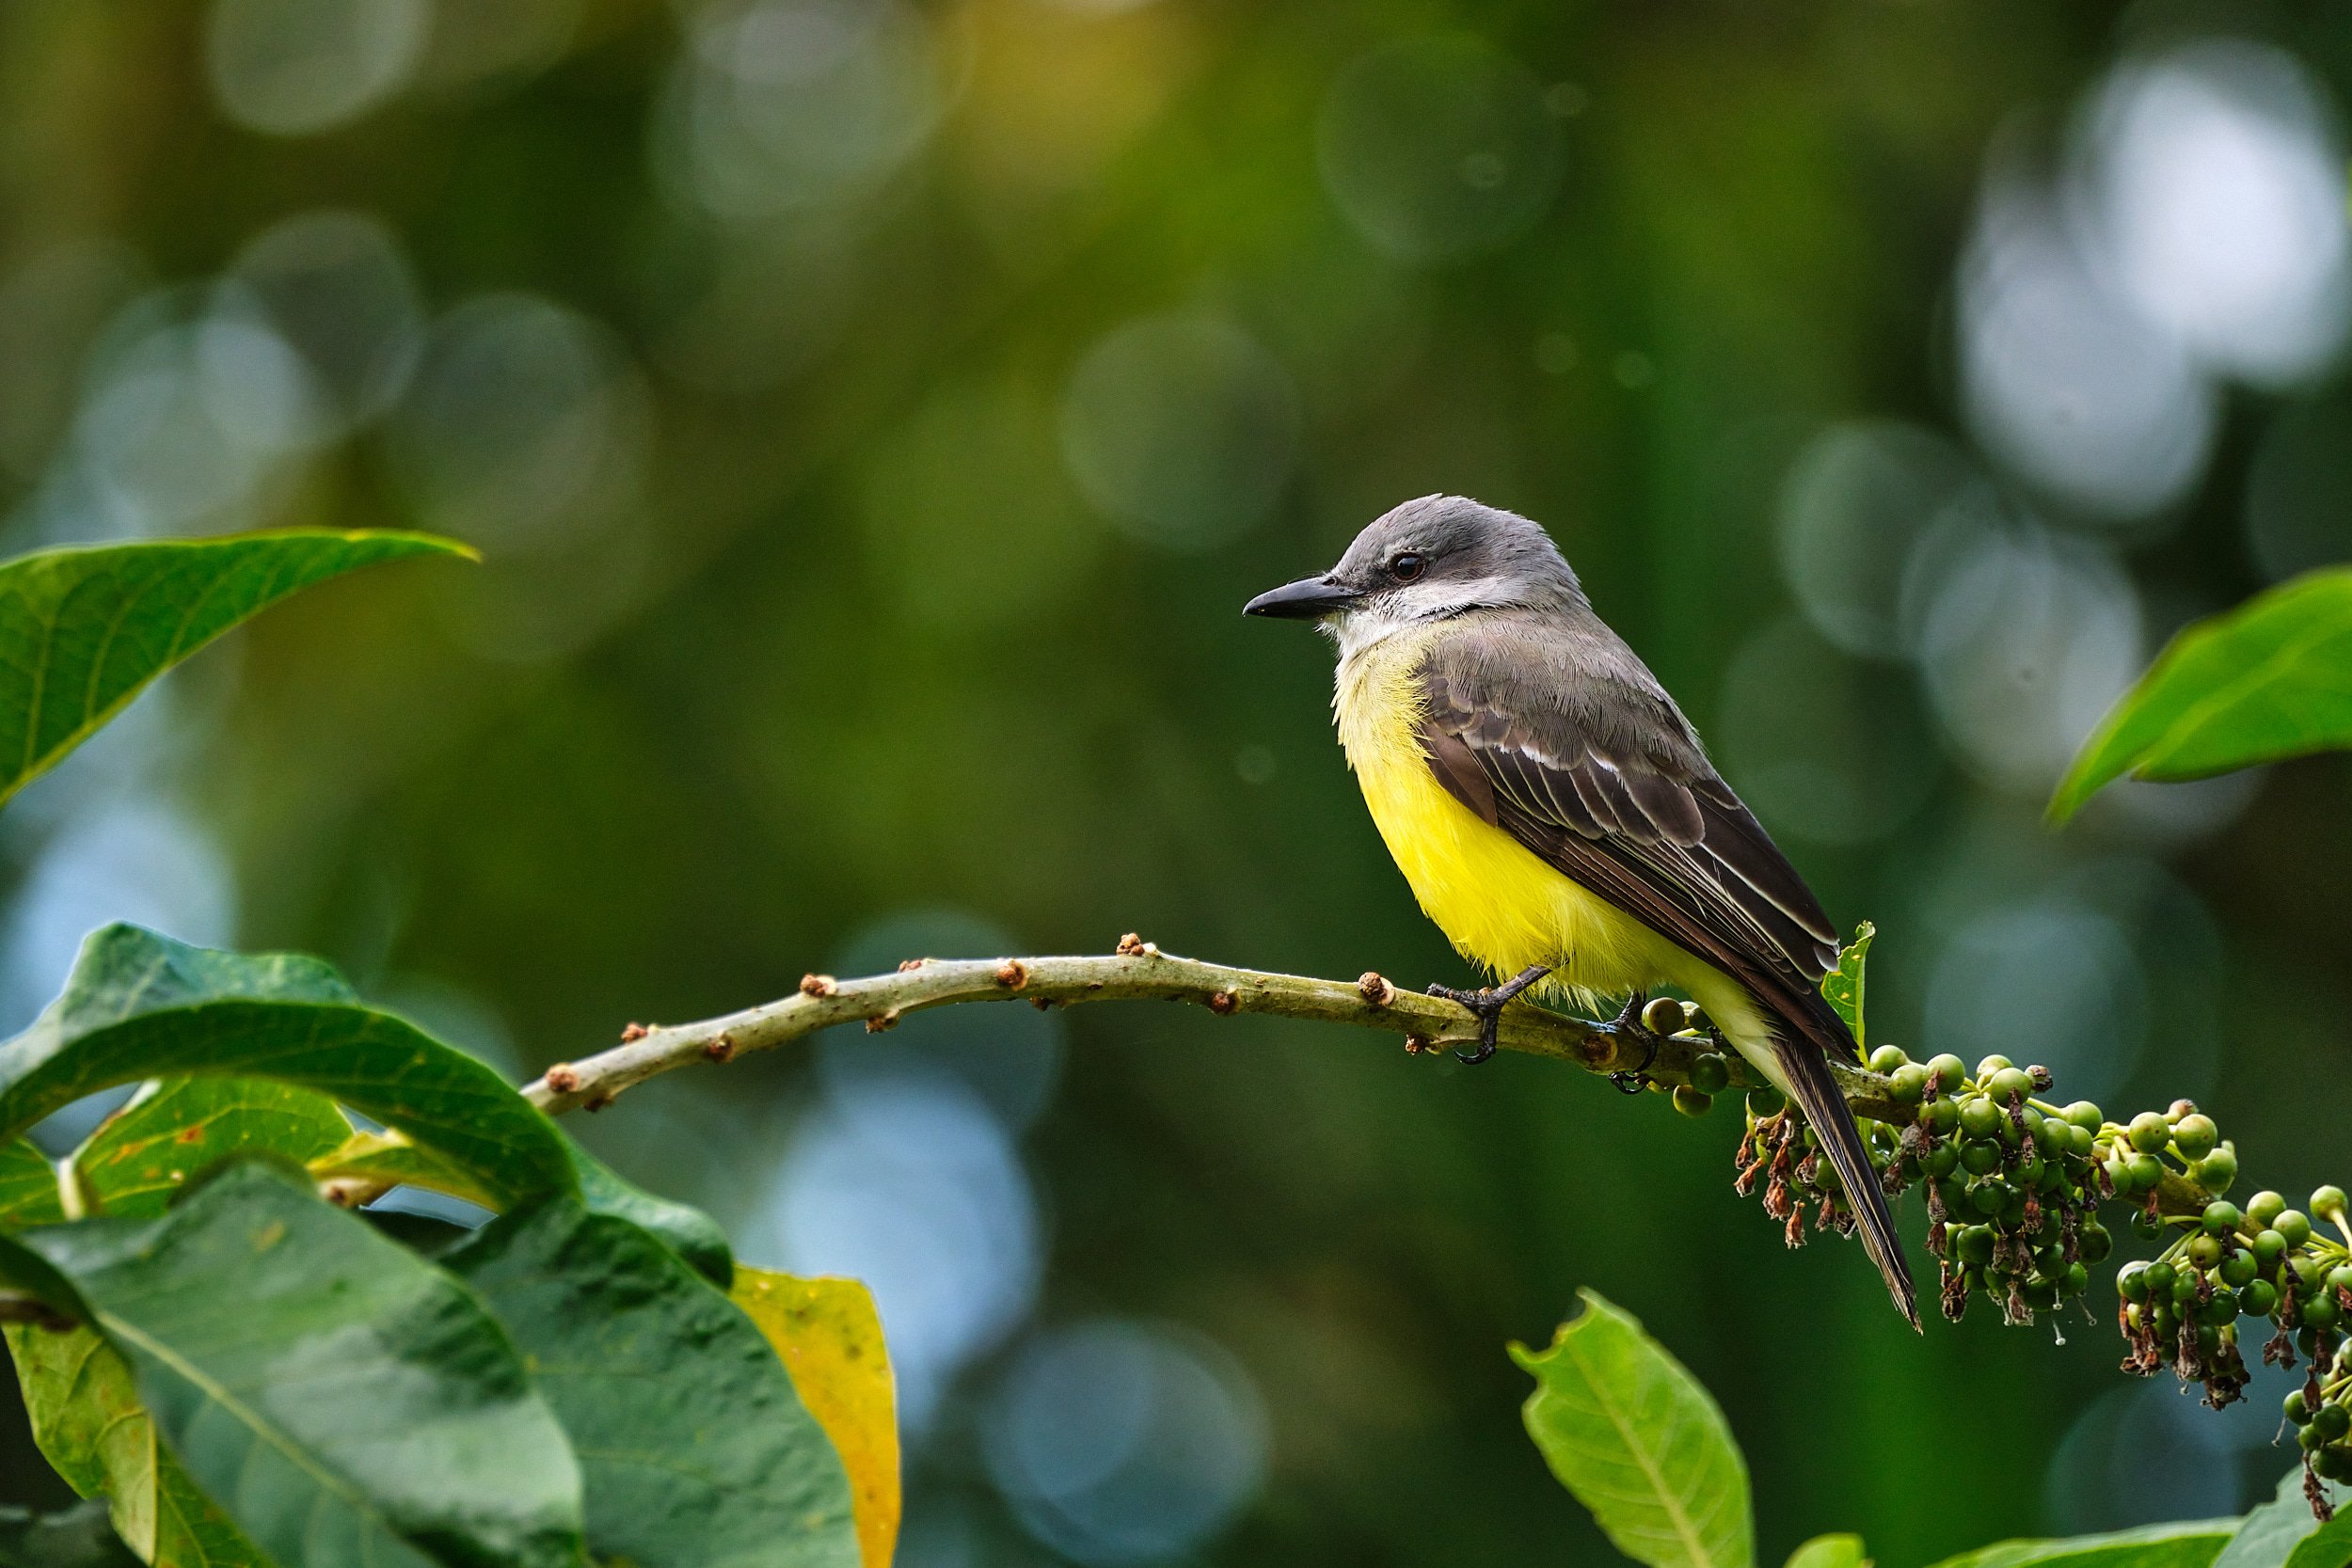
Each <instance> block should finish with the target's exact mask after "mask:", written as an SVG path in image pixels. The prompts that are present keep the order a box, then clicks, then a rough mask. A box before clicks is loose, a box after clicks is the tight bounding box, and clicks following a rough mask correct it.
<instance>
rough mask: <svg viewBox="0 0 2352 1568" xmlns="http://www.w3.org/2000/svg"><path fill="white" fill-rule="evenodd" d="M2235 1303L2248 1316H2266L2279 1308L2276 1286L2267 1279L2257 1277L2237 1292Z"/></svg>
mask: <svg viewBox="0 0 2352 1568" xmlns="http://www.w3.org/2000/svg"><path fill="white" fill-rule="evenodd" d="M2237 1304H2238V1308H2239V1310H2240V1311H2243V1312H2244V1313H2245V1314H2246V1315H2247V1316H2248V1317H2249V1318H2267V1317H2268V1316H2270V1314H2272V1313H2273V1312H2276V1311H2277V1310H2278V1309H2279V1291H2278V1287H2276V1286H2275V1285H2273V1284H2271V1283H2270V1281H2269V1280H2267V1279H2257V1280H2255V1281H2254V1282H2253V1283H2252V1284H2250V1285H2249V1286H2247V1287H2246V1289H2244V1290H2243V1291H2239V1292H2238V1293H2237Z"/></svg>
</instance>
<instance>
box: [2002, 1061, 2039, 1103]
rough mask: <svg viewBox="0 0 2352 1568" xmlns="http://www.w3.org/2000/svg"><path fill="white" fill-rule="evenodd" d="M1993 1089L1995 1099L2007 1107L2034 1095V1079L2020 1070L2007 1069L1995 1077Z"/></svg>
mask: <svg viewBox="0 0 2352 1568" xmlns="http://www.w3.org/2000/svg"><path fill="white" fill-rule="evenodd" d="M1992 1089H1993V1098H1994V1099H1995V1100H1997V1101H2001V1103H2003V1104H2004V1105H2006V1104H2008V1103H2009V1102H2010V1101H2012V1100H2023V1099H2025V1098H2026V1096H2027V1095H2029V1094H2031V1093H2033V1078H2032V1075H2031V1074H2029V1073H2026V1072H2025V1071H2024V1070H2022V1069H2018V1068H2013V1067H2005V1068H2003V1069H2001V1070H2000V1071H1998V1072H1996V1073H1994V1075H1993V1084H1992Z"/></svg>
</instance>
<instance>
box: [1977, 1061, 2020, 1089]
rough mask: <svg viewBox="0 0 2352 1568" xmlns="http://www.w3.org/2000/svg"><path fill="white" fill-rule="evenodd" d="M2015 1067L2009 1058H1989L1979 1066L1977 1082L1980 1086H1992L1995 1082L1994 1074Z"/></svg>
mask: <svg viewBox="0 0 2352 1568" xmlns="http://www.w3.org/2000/svg"><path fill="white" fill-rule="evenodd" d="M2014 1065H2015V1064H2013V1063H2012V1062H2010V1059H2009V1058H2008V1057H2007V1056H2000V1055H1994V1056H1987V1057H1985V1058H1984V1059H1983V1060H1982V1061H1980V1062H1979V1063H1978V1064H1977V1082H1978V1083H1979V1084H1990V1083H1992V1082H1993V1075H1994V1073H1996V1072H1999V1071H2001V1070H2003V1069H2007V1068H2010V1067H2011V1066H2014Z"/></svg>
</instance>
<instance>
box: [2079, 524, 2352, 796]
mask: <svg viewBox="0 0 2352 1568" xmlns="http://www.w3.org/2000/svg"><path fill="white" fill-rule="evenodd" d="M2344 747H2352V567H2343V566H2331V567H2328V568H2326V569H2325V570H2322V571H2317V572H2312V573H2310V574H2308V575H2306V576H2303V577H2299V578H2296V579H2295V580H2294V581H2292V582H2289V583H2284V584H2282V585H2280V587H2277V588H2274V589H2272V590H2271V591H2270V592H2268V593H2266V594H2258V595H2257V596H2256V597H2254V598H2252V599H2249V600H2248V601H2247V602H2246V603H2245V604H2242V605H2240V606H2238V607H2237V608H2236V609H2235V610H2230V611H2228V612H2227V613H2226V614H2221V615H2217V616H2215V617H2213V618H2212V619H2210V620H2205V621H2200V622H2198V623H2197V624H2196V625H2194V626H2189V627H2187V628H2185V630H2183V631H2182V632H2181V633H2180V634H2179V635H2178V636H2176V637H2174V638H2173V639H2172V641H2171V642H2170V643H2169V644H2168V645H2167V646H2166V648H2165V650H2164V652H2163V653H2161V654H2158V655H2157V656H2156V661H2155V663H2153V665H2151V666H2149V668H2148V673H2146V674H2144V675H2142V676H2140V677H2139V681H2138V684H2137V685H2135V686H2134V687H2133V688H2132V689H2130V690H2129V691H2127V692H2125V693H2124V694H2123V696H2122V700H2121V701H2119V702H2118V703H2117V704H2116V705H2115V706H2114V708H2113V709H2112V710H2110V711H2109V712H2108V714H2107V716H2106V718H2105V719H2103V720H2101V721H2100V722H2099V727H2098V729H2096V730H2095V731H2093V732H2092V734H2091V736H2090V739H2089V740H2088V741H2086V742H2085V743H2084V745H2083V749H2082V752H2081V753H2080V754H2079V755H2077V756H2076V757H2075V758H2074V766H2073V767H2071V768H2068V769H2067V771H2066V777H2065V778H2064V779H2063V780H2062V781H2060V782H2059V784H2058V791H2057V793H2056V794H2054V795H2053V796H2051V798H2050V819H2051V820H2052V821H2053V822H2063V821H2065V820H2066V819H2067V818H2068V817H2070V816H2074V813H2075V812H2076V811H2078V810H2079V809H2081V806H2082V803H2083V802H2084V801H2085V800H2089V799H2090V797H2091V796H2092V795H2094V794H2096V793H2097V792H2098V790H2099V789H2100V788H2101V787H2102V786H2103V785H2105V784H2108V783H2109V782H2111V781H2112V780H2114V779H2116V778H2118V777H2120V776H2121V775H2122V774H2124V773H2126V772H2128V773H2130V774H2132V775H2133V776H2134V777H2135V778H2141V779H2174V780H2177V779H2201V778H2204V777H2206V776H2208V775H2210V774H2214V773H2226V772H2228V771H2229V770H2230V769H2232V768H2246V767H2249V766H2251V765H2253V764H2255V763H2258V762H2277V761H2279V760H2280V759H2281V758H2285V757H2295V756H2302V755H2305V754H2306V753H2308V752H2324V751H2334V750H2341V749H2343V748H2344Z"/></svg>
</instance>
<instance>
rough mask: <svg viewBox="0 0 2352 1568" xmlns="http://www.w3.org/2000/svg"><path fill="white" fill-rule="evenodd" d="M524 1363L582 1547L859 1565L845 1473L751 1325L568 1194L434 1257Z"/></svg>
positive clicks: (658, 1564)
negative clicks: (493, 1320) (548, 1420)
mask: <svg viewBox="0 0 2352 1568" xmlns="http://www.w3.org/2000/svg"><path fill="white" fill-rule="evenodd" d="M441 1262H442V1265H443V1266H444V1267H445V1268H448V1269H450V1270H451V1271H453V1273H455V1274H456V1275H459V1276H460V1277H462V1278H464V1279H465V1280H466V1281H467V1282H468V1283H469V1284H470V1285H471V1286H472V1287H473V1288H474V1290H475V1291H477V1292H479V1293H480V1295H481V1296H482V1298H483V1299H484V1300H485V1301H486V1302H487V1303H488V1304H489V1306H490V1308H491V1310H492V1311H494V1312H496V1313H497V1314H498V1316H499V1319H500V1321H501V1322H502V1323H504V1324H505V1325H506V1329H507V1332H508V1333H510V1334H512V1335H513V1336H514V1337H515V1339H516V1343H517V1344H519V1345H520V1346H521V1347H522V1349H523V1353H524V1354H525V1355H527V1356H529V1357H530V1359H531V1362H532V1367H533V1368H534V1369H535V1370H536V1374H537V1381H538V1386H539V1388H540V1390H541V1392H542V1393H544V1394H545V1395H546V1396H547V1400H548V1403H549V1404H550V1405H552V1406H553V1407H554V1409H555V1413H556V1416H557V1417H558V1418H560V1419H561V1420H562V1421H563V1423H564V1430H565V1431H566V1432H568V1433H570V1434H571V1440H572V1449H573V1451H574V1452H575V1453H577V1454H578V1455H579V1456H580V1470H581V1473H582V1476H583V1477H584V1479H585V1481H586V1497H587V1506H588V1545H589V1549H590V1551H591V1552H592V1553H593V1554H594V1555H595V1556H596V1559H597V1560H600V1561H612V1562H628V1563H632V1564H636V1565H638V1568H857V1563H858V1541H857V1533H856V1529H855V1527H854V1524H853V1522H852V1514H851V1507H850V1482H849V1478H848V1477H847V1475H846V1474H845V1473H844V1471H843V1468H842V1465H841V1461H840V1460H839V1458H837V1457H836V1456H835V1454H834V1449H833V1445H832V1444H831V1443H830V1442H828V1441H827V1440H826V1436H825V1432H824V1429H823V1428H822V1427H820V1426H819V1425H818V1423H817V1420H816V1418H814V1417H812V1416H811V1415H810V1414H809V1412H808V1410H807V1408H806V1407H805V1406H804V1405H803V1403H802V1402H801V1400H800V1397H799V1396H798V1395H797V1394H796V1393H795V1392H794V1389H793V1383H792V1379H791V1378H790V1377H789V1376H788V1375H787V1372H786V1370H785V1368H784V1365H783V1363H782V1362H780V1361H779V1360H777V1358H776V1354H775V1353H774V1352H773V1351H772V1350H771V1349H770V1348H769V1345H768V1341H767V1340H766V1339H765V1338H762V1337H761V1335H760V1332H759V1330H758V1329H757V1328H755V1327H754V1326H753V1324H752V1323H751V1321H750V1320H749V1319H748V1318H746V1317H745V1316H744V1315H743V1314H742V1313H741V1312H739V1311H738V1310H737V1309H736V1307H735V1306H734V1304H733V1303H731V1302H729V1301H728V1300H727V1298H726V1297H725V1296H724V1295H723V1294H722V1293H721V1292H720V1291H718V1290H716V1289H715V1288H714V1287H713V1286H712V1285H711V1284H710V1282H709V1281H708V1280H707V1279H705V1278H703V1277H702V1276H701V1275H698V1274H696V1273H695V1272H694V1271H693V1270H692V1269H691V1268H689V1267H688V1266H687V1265H686V1264H685V1263H684V1262H683V1261H681V1260H680V1259H679V1258H678V1257H677V1255H676V1254H675V1253H674V1252H672V1251H671V1250H670V1249H669V1248H668V1247H666V1246H664V1245H663V1244H662V1243H660V1242H659V1241H657V1240H656V1239H655V1238H654V1237H652V1236H651V1235H649V1234H647V1233H646V1232H645V1231H644V1230H642V1229H640V1228H639V1227H636V1226H634V1225H631V1224H630V1223H629V1222H628V1221H627V1220H624V1219H618V1218H614V1217H612V1216H611V1215H607V1214H594V1213H590V1212H588V1211H587V1210H585V1209H584V1208H582V1207H581V1206H580V1204H579V1203H578V1202H576V1201H574V1200H572V1199H570V1198H564V1197H557V1198H550V1199H547V1200H543V1201H542V1202H540V1203H537V1204H534V1205H532V1206H531V1207H529V1208H527V1209H520V1210H516V1212H513V1213H510V1214H508V1215H506V1216H504V1217H503V1218H501V1219H499V1220H496V1221H494V1222H492V1223H491V1224H490V1225H487V1226H485V1227H483V1228H482V1229H481V1230H480V1231H478V1232H476V1233H475V1234H474V1236H473V1237H472V1238H471V1239H470V1240H469V1241H467V1242H466V1243H464V1244H462V1245H460V1246H458V1247H455V1248H453V1249H452V1250H451V1251H450V1252H448V1253H447V1254H445V1255H444V1256H443V1257H442V1259H441Z"/></svg>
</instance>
